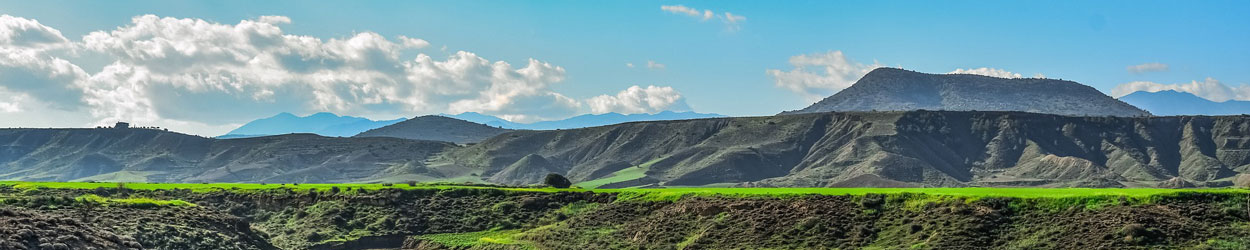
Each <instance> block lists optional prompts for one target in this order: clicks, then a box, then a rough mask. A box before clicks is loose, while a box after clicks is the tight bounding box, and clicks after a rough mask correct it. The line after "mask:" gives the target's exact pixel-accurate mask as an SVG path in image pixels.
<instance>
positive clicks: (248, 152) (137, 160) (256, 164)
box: [0, 129, 454, 183]
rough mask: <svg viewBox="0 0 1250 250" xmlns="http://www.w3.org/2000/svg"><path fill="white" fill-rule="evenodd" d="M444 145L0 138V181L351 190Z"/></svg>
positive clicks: (44, 132)
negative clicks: (296, 185) (295, 185)
mask: <svg viewBox="0 0 1250 250" xmlns="http://www.w3.org/2000/svg"><path fill="white" fill-rule="evenodd" d="M450 147H454V145H453V144H451V143H446V142H433V141H418V140H406V139H398V138H336V137H322V136H317V135H312V134H290V135H280V136H266V137H254V138H243V139H211V138H203V137H198V136H191V135H185V134H178V133H170V132H165V131H158V130H150V129H4V130H0V173H4V174H2V175H0V179H10V180H29V181H71V180H80V181H85V180H108V181H133V182H184V183H198V182H287V183H292V182H304V183H307V182H331V183H333V182H356V181H367V180H376V179H379V178H385V177H387V176H391V175H397V174H404V173H413V172H421V171H422V168H423V167H424V164H423V162H424V160H425V159H426V158H427V157H428V156H429V155H432V154H434V153H437V152H441V151H443V150H446V149H447V148H450Z"/></svg>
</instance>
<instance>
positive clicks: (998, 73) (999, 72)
mask: <svg viewBox="0 0 1250 250" xmlns="http://www.w3.org/2000/svg"><path fill="white" fill-rule="evenodd" d="M947 74H970V75H983V76H992V77H998V78H1024V76H1023V75H1021V74H1020V73H1015V72H1011V71H1007V70H1003V69H995V68H975V69H955V71H951V72H947ZM1033 78H1046V75H1043V74H1042V73H1037V74H1033Z"/></svg>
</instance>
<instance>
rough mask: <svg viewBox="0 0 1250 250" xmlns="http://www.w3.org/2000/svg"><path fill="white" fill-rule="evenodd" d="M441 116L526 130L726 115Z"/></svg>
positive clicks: (691, 113) (687, 113)
mask: <svg viewBox="0 0 1250 250" xmlns="http://www.w3.org/2000/svg"><path fill="white" fill-rule="evenodd" d="M442 116H446V117H451V118H456V119H461V120H465V121H471V122H476V123H481V124H486V125H489V126H492V127H499V128H506V129H526V130H555V129H573V128H588V127H597V126H605V125H612V124H620V123H626V122H641V121H671V120H688V119H702V118H717V117H726V116H724V115H721V114H708V113H695V112H693V111H688V112H673V111H662V112H659V113H655V114H629V115H625V114H620V113H605V114H597V115H595V114H585V115H579V116H574V117H570V118H568V119H564V120H556V121H541V122H535V123H516V122H510V121H508V120H504V119H502V118H499V117H494V116H490V115H484V114H480V113H475V112H465V113H460V114H456V115H449V114H442Z"/></svg>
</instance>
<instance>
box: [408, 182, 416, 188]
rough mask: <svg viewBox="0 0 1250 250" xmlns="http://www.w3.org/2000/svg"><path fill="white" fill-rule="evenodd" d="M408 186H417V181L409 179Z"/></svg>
mask: <svg viewBox="0 0 1250 250" xmlns="http://www.w3.org/2000/svg"><path fill="white" fill-rule="evenodd" d="M408 186H409V187H416V186H417V181H408Z"/></svg>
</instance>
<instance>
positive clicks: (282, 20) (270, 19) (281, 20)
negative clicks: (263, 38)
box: [256, 16, 291, 25]
mask: <svg viewBox="0 0 1250 250" xmlns="http://www.w3.org/2000/svg"><path fill="white" fill-rule="evenodd" d="M256 21H258V22H262V23H267V24H273V25H278V24H289V23H291V18H290V17H284V16H260V17H259V18H257V19H256Z"/></svg>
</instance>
